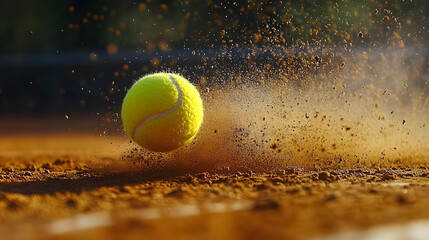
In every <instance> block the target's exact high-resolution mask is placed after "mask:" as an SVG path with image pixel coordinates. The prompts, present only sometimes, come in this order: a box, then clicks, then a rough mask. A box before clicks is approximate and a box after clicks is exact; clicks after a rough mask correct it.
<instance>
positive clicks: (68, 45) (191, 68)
mask: <svg viewBox="0 0 429 240" xmlns="http://www.w3.org/2000/svg"><path fill="white" fill-rule="evenodd" d="M428 15H429V2H428V1H426V0H417V1H416V0H415V1H402V0H400V1H399V0H398V1H352V0H350V1H318V0H314V1H309V0H305V1H257V2H256V1H215V0H212V1H197V0H185V1H177V0H171V1H156V0H151V1H149V0H146V1H113V0H111V1H107V0H98V1H84V0H82V1H76V0H75V1H66V0H63V1H61V0H51V1H47V0H40V1H22V0H17V1H10V0H0V114H1V115H3V116H6V115H10V114H13V115H16V114H18V115H22V114H25V115H43V114H63V115H67V114H71V113H86V112H90V113H93V114H99V113H100V114H106V113H109V114H115V112H117V111H118V109H119V107H120V102H121V99H122V98H123V96H124V94H125V92H126V88H127V87H129V86H130V85H131V84H132V82H133V81H135V80H136V79H138V78H139V77H140V76H142V75H144V74H146V73H149V72H154V71H176V72H179V73H181V74H183V75H185V76H186V77H188V78H189V79H190V80H191V81H192V82H194V83H201V76H207V79H206V80H205V82H206V83H205V84H215V83H218V84H222V83H223V82H225V81H224V80H225V79H228V74H229V72H230V71H232V69H234V68H235V70H234V71H236V72H238V73H239V72H240V71H242V72H244V71H246V68H247V66H249V65H252V66H255V65H256V67H257V66H259V65H262V64H264V63H266V62H274V63H275V62H278V60H279V58H281V57H282V56H279V54H275V52H276V50H284V49H290V54H296V53H298V52H300V51H303V52H307V51H308V47H310V46H322V48H324V49H329V50H330V51H334V50H338V49H342V50H344V48H345V46H347V49H346V50H347V51H348V52H349V53H350V54H353V49H356V48H385V47H386V46H393V47H402V48H425V46H427V45H428V43H429V32H428V28H429V24H428V22H429V21H428V19H427V16H428ZM255 49H256V50H258V51H255ZM319 50H320V48H319ZM251 53H255V54H253V55H252V54H251ZM283 54H284V53H283ZM249 56H250V57H249ZM249 62H251V63H252V64H249Z"/></svg>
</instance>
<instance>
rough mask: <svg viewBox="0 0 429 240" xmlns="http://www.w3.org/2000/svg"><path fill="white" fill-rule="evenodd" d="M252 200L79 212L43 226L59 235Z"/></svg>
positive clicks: (242, 205)
mask: <svg viewBox="0 0 429 240" xmlns="http://www.w3.org/2000/svg"><path fill="white" fill-rule="evenodd" d="M254 206H255V203H254V202H252V201H239V202H234V203H205V204H203V205H181V206H175V207H167V208H144V209H137V210H129V211H125V212H121V213H120V214H115V213H113V212H96V213H88V214H79V215H76V216H75V217H71V218H66V219H60V220H54V221H52V222H49V223H47V224H46V225H45V226H44V230H45V231H46V232H47V233H48V234H49V235H59V234H65V233H70V232H75V231H79V230H88V229H94V228H100V227H108V226H113V225H115V224H116V223H117V222H118V220H121V219H128V218H134V219H141V220H153V219H160V218H182V217H190V216H195V215H200V214H204V213H222V212H236V211H245V210H250V209H253V207H254Z"/></svg>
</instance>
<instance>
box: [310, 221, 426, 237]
mask: <svg viewBox="0 0 429 240" xmlns="http://www.w3.org/2000/svg"><path fill="white" fill-rule="evenodd" d="M428 239H429V220H428V219H426V220H418V221H412V222H408V223H404V224H391V225H385V226H379V227H373V228H370V229H368V230H362V231H350V232H342V233H335V234H332V235H329V236H324V237H317V238H312V239H311V240H428Z"/></svg>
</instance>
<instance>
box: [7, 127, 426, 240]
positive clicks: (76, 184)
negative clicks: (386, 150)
mask: <svg viewBox="0 0 429 240" xmlns="http://www.w3.org/2000/svg"><path fill="white" fill-rule="evenodd" d="M10 124H11V125H9V126H12V125H13V123H10ZM17 124H19V122H18V123H17ZM2 128H3V129H2V130H3V132H5V133H4V134H1V136H0V223H1V224H0V236H2V237H1V238H2V239H79V238H91V239H124V238H125V237H128V238H130V239H261V238H265V239H311V238H313V237H318V236H324V235H328V234H332V233H336V232H341V231H348V230H362V229H367V228H370V227H373V226H378V225H383V224H389V223H406V222H408V221H410V220H415V219H425V218H429V211H427V206H428V204H429V172H428V170H427V166H425V165H413V166H397V167H392V168H383V169H378V168H377V169H374V168H368V169H332V168H330V169H325V170H320V169H316V170H307V169H304V168H299V167H294V168H283V169H277V170H271V171H269V172H258V173H254V172H251V171H249V172H235V173H234V172H233V173H216V172H210V173H209V172H195V171H189V172H186V170H183V169H182V170H180V171H179V170H176V169H173V168H168V167H165V168H152V169H151V168H149V169H148V168H144V169H143V168H142V169H140V170H139V168H138V167H135V168H132V167H130V168H129V169H128V170H127V169H125V170H124V169H122V170H121V171H109V170H106V168H114V167H115V166H116V165H115V162H118V166H123V165H124V161H129V160H128V159H127V158H121V156H122V155H123V154H124V152H126V151H127V148H129V146H128V147H126V144H125V143H127V144H128V140H127V139H126V138H124V137H104V136H100V135H99V134H95V133H94V131H73V132H71V131H67V130H55V129H53V130H52V131H45V132H42V131H39V132H30V133H23V132H7V131H6V128H5V126H4V125H3V127H2ZM125 164H129V165H130V166H132V165H133V164H135V163H133V162H129V163H128V162H125Z"/></svg>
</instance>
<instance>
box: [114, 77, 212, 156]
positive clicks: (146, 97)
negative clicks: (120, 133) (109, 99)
mask: <svg viewBox="0 0 429 240" xmlns="http://www.w3.org/2000/svg"><path fill="white" fill-rule="evenodd" d="M203 115H204V113H203V102H202V100H201V96H200V94H199V93H198V90H197V89H196V88H195V86H194V85H192V84H191V83H190V82H189V81H188V80H186V79H185V78H183V77H182V76H180V75H177V74H173V73H156V74H151V75H146V76H144V77H142V78H141V79H140V80H138V81H137V82H135V83H134V84H133V86H132V87H131V88H130V89H129V90H128V92H127V94H126V96H125V98H124V101H123V103H122V110H121V118H122V123H123V125H124V128H125V131H126V132H127V135H128V136H129V137H130V138H131V139H132V140H133V141H134V142H136V143H137V144H139V145H140V146H141V147H143V148H145V149H147V150H150V151H154V152H168V151H172V150H175V149H177V148H179V147H181V146H183V145H186V144H187V143H189V142H191V141H192V139H193V138H194V137H195V136H196V135H197V133H198V131H199V129H200V127H201V124H202V122H203Z"/></svg>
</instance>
